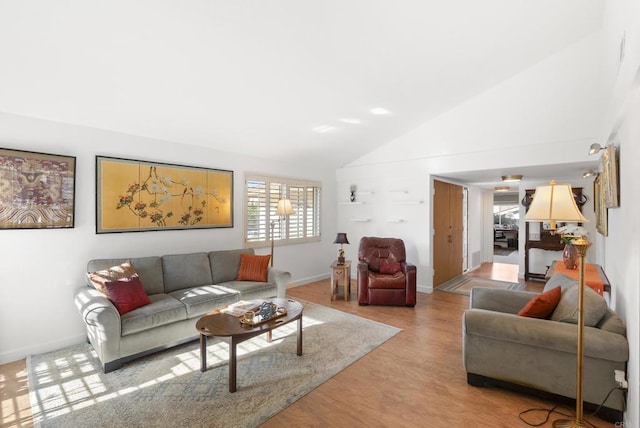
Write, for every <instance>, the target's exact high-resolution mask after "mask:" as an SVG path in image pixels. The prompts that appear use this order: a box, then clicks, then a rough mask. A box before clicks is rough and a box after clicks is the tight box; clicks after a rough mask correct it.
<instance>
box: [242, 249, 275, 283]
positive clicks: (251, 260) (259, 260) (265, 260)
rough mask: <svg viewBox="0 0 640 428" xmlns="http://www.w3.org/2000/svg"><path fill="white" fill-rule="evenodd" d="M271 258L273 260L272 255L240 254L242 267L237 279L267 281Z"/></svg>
mask: <svg viewBox="0 0 640 428" xmlns="http://www.w3.org/2000/svg"><path fill="white" fill-rule="evenodd" d="M269 260H271V256H270V255H267V256H256V255H253V254H240V268H239V269H238V277H237V278H236V279H237V280H238V281H259V282H267V277H268V275H269V272H268V269H269Z"/></svg>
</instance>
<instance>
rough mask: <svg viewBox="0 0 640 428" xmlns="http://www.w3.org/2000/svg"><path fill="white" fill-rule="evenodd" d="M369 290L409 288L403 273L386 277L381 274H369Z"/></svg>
mask: <svg viewBox="0 0 640 428" xmlns="http://www.w3.org/2000/svg"><path fill="white" fill-rule="evenodd" d="M369 288H383V289H389V288H395V289H405V288H407V280H406V277H405V275H404V273H402V272H396V273H394V274H393V275H385V274H380V273H375V272H372V271H370V272H369Z"/></svg>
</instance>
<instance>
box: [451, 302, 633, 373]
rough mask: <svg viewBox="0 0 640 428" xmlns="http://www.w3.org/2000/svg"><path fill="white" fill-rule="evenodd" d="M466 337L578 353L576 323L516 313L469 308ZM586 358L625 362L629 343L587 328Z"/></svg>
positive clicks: (464, 322) (597, 329)
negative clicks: (523, 315) (529, 316)
mask: <svg viewBox="0 0 640 428" xmlns="http://www.w3.org/2000/svg"><path fill="white" fill-rule="evenodd" d="M462 328H463V334H464V335H475V336H481V337H485V338H489V339H494V340H500V341H505V342H512V343H518V344H522V345H528V346H532V347H536V348H544V349H549V350H554V351H560V352H568V353H572V354H575V353H576V347H577V343H576V331H577V327H576V325H575V324H570V323H565V322H559V321H551V320H546V319H538V318H528V317H522V316H518V315H513V314H507V313H501V312H494V311H488V310H484V309H470V310H467V311H465V312H464V314H463V320H462ZM584 355H585V356H587V357H592V358H600V359H603V360H609V361H619V362H625V361H627V360H628V358H629V343H628V342H627V339H626V338H625V337H624V336H621V335H619V334H616V333H611V332H608V331H604V330H600V329H599V328H595V327H585V328H584Z"/></svg>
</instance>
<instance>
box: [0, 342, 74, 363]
mask: <svg viewBox="0 0 640 428" xmlns="http://www.w3.org/2000/svg"><path fill="white" fill-rule="evenodd" d="M86 338H87V337H86V336H85V335H80V336H70V337H65V338H63V339H60V340H54V341H50V342H38V343H34V344H32V345H29V346H25V347H23V348H19V349H12V350H11V351H9V352H1V353H0V364H7V363H12V362H14V361H18V360H21V359H23V358H26V357H27V356H29V355H37V354H44V353H45V352H51V351H53V350H56V349H62V348H66V347H67V346H71V345H75V344H77V343H82V342H83V341H85V340H86Z"/></svg>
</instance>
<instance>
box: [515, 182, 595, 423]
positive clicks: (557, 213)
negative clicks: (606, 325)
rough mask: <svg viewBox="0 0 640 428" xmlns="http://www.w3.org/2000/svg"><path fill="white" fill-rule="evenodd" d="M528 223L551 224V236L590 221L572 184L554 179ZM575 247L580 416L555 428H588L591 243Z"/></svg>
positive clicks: (536, 199) (540, 193)
mask: <svg viewBox="0 0 640 428" xmlns="http://www.w3.org/2000/svg"><path fill="white" fill-rule="evenodd" d="M525 221H544V222H546V221H548V222H550V223H551V227H550V230H551V233H554V232H555V230H556V222H557V221H562V222H572V223H573V222H585V221H589V220H587V219H586V218H585V217H584V216H583V215H582V213H581V212H580V210H579V209H578V206H577V204H576V201H575V199H574V197H573V191H572V190H571V185H569V184H556V182H555V181H554V180H551V183H550V184H549V185H547V186H539V187H537V188H536V192H535V194H534V195H533V201H532V202H531V205H530V206H529V210H528V211H527V214H526V216H525ZM573 245H574V246H575V247H576V249H577V250H578V257H579V265H578V269H579V270H578V296H579V297H578V325H577V327H578V338H577V342H578V345H577V350H576V416H575V419H558V420H556V421H553V426H554V427H587V426H591V425H588V424H587V423H585V421H584V420H583V406H582V376H583V366H582V362H583V353H584V349H583V344H584V338H583V336H584V318H583V313H584V270H585V268H584V257H585V256H586V254H587V250H588V249H589V247H590V246H591V243H590V242H589V241H588V240H586V239H585V238H584V236H576V237H575V239H574V241H573Z"/></svg>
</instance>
